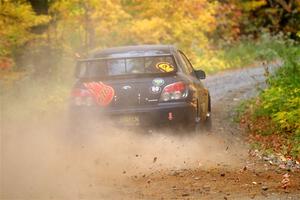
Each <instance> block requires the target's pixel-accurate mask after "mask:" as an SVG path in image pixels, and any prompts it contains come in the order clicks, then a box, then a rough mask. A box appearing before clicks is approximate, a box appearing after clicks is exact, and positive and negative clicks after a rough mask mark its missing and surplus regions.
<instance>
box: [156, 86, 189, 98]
mask: <svg viewBox="0 0 300 200" xmlns="http://www.w3.org/2000/svg"><path fill="white" fill-rule="evenodd" d="M187 95H188V88H187V86H186V85H185V84H184V83H183V82H176V83H172V84H170V85H167V86H166V87H165V88H164V89H163V91H162V93H161V96H160V101H171V100H179V99H184V98H186V97H187Z"/></svg>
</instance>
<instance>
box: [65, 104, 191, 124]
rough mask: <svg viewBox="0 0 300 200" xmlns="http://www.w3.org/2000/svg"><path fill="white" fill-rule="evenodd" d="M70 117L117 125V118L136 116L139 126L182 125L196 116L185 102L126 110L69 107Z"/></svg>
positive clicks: (77, 120) (75, 119)
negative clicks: (106, 121) (111, 122)
mask: <svg viewBox="0 0 300 200" xmlns="http://www.w3.org/2000/svg"><path fill="white" fill-rule="evenodd" d="M70 115H71V116H70V117H71V118H72V119H73V120H74V121H76V122H80V121H86V120H89V119H91V118H92V119H95V120H96V121H98V120H99V121H101V122H102V121H105V120H111V121H113V122H115V123H114V124H116V125H124V124H118V120H117V119H118V118H119V117H121V116H125V115H132V116H137V117H138V118H139V124H140V125H159V124H161V125H163V124H170V123H171V124H174V123H175V124H182V123H184V124H185V123H188V122H193V121H194V119H195V116H196V108H195V106H193V105H192V104H189V103H186V102H172V103H160V104H158V105H155V106H141V107H127V108H107V109H103V108H99V107H97V106H91V107H86V106H85V107H83V106H81V107H79V106H71V107H70Z"/></svg>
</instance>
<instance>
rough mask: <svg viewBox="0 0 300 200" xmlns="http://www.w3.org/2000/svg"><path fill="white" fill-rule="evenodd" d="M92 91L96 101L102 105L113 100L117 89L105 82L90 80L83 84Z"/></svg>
mask: <svg viewBox="0 0 300 200" xmlns="http://www.w3.org/2000/svg"><path fill="white" fill-rule="evenodd" d="M83 85H84V86H85V87H86V88H87V89H88V90H89V92H90V93H91V95H92V96H93V98H94V99H95V101H96V102H97V103H98V104H99V105H101V106H107V105H109V104H110V102H111V101H112V100H113V97H114V95H115V90H114V89H113V88H112V87H111V86H109V85H105V84H104V83H102V82H101V81H100V82H89V83H84V84H83Z"/></svg>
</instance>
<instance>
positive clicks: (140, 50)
mask: <svg viewBox="0 0 300 200" xmlns="http://www.w3.org/2000/svg"><path fill="white" fill-rule="evenodd" d="M175 49H176V48H175V46H173V45H136V46H122V47H112V48H107V49H102V50H95V51H94V52H93V53H91V56H90V58H127V57H141V56H159V55H171V54H173V52H174V51H175Z"/></svg>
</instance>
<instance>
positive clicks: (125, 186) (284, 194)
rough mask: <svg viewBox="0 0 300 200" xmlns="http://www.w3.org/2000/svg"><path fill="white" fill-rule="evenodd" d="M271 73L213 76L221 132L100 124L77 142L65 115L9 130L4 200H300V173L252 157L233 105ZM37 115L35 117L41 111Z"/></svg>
mask: <svg viewBox="0 0 300 200" xmlns="http://www.w3.org/2000/svg"><path fill="white" fill-rule="evenodd" d="M263 73H264V69H263V68H249V69H243V70H238V71H230V72H225V73H224V72H223V73H220V74H217V75H214V76H211V77H209V78H208V79H207V80H206V85H207V86H208V87H209V88H210V91H211V96H212V100H213V102H212V107H213V112H212V115H213V130H212V131H211V132H207V133H202V134H199V135H191V134H186V133H184V132H182V133H176V134H174V133H172V131H171V130H163V131H152V132H149V133H145V132H143V133H140V132H138V131H131V130H124V129H117V128H111V127H110V126H107V127H100V128H99V127H98V128H97V127H96V128H94V129H93V130H89V131H86V132H85V135H84V137H82V136H81V140H77V141H75V142H74V141H73V140H72V138H71V137H72V135H71V133H66V131H65V130H66V120H65V116H64V115H63V114H61V115H59V116H56V118H53V119H43V118H40V119H39V120H37V119H35V120H32V119H30V117H29V118H28V119H27V120H26V121H24V122H23V123H22V124H18V126H16V125H15V124H14V123H13V122H6V121H5V120H3V121H2V125H1V199H3V200H12V199H22V200H27V199H28V200H29V199H200V198H201V199H299V198H300V184H299V183H300V174H299V169H296V168H295V169H293V170H289V171H287V170H285V169H281V168H280V167H278V166H275V165H271V164H269V163H268V162H266V161H263V160H259V159H257V157H256V156H254V157H253V156H251V155H250V156H249V154H248V149H249V147H248V145H247V143H246V142H245V134H244V132H243V131H242V130H241V129H240V128H239V127H238V125H237V124H235V123H234V122H232V116H233V113H234V111H233V108H234V106H236V105H237V104H238V103H239V102H240V101H241V100H242V99H245V98H249V97H251V96H252V95H255V94H256V86H261V87H263V84H264V76H263ZM33 115H34V113H33Z"/></svg>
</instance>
